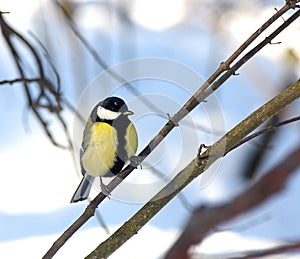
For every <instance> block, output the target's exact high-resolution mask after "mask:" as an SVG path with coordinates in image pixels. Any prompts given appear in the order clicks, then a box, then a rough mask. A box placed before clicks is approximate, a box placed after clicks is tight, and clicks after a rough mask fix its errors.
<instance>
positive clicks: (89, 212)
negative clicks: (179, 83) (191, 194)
mask: <svg viewBox="0 0 300 259" xmlns="http://www.w3.org/2000/svg"><path fill="white" fill-rule="evenodd" d="M292 2H295V1H292ZM297 2H298V1H297ZM290 8H293V6H292V5H291V4H290V1H287V3H286V5H285V6H284V7H283V8H282V9H280V15H282V13H284V12H286V11H287V10H288V9H290ZM280 15H278V13H276V14H275V15H273V16H272V17H271V18H270V19H269V20H268V22H266V23H265V24H264V25H263V26H262V27H261V28H260V29H259V30H258V31H257V32H256V33H254V34H253V35H255V36H253V35H252V36H250V38H251V40H249V42H247V41H246V42H247V46H249V44H250V43H251V42H253V40H254V39H256V37H258V36H259V35H260V33H261V32H262V31H263V30H265V29H266V28H267V27H268V26H270V25H271V24H272V23H273V22H274V21H275V20H276V19H278V18H279V17H280ZM299 15H300V11H298V12H296V13H294V15H292V16H291V17H290V18H289V19H288V20H286V21H285V22H284V23H283V25H281V26H280V27H279V28H278V29H277V30H276V31H275V32H274V33H272V34H271V35H270V36H269V37H268V38H267V39H268V40H264V41H263V42H262V43H260V44H259V48H258V47H256V48H254V51H252V52H251V51H250V52H251V53H250V54H249V53H248V54H246V55H247V56H246V57H242V58H241V60H240V62H237V63H236V65H235V66H233V67H232V68H231V69H229V70H228V71H227V73H225V74H224V75H226V77H221V78H220V79H221V80H219V81H217V84H214V87H212V88H211V89H208V90H207V91H205V90H206V89H207V87H208V86H209V85H210V84H211V83H212V82H213V80H214V79H215V78H217V77H218V75H220V74H221V73H222V72H223V71H225V70H226V69H228V63H229V62H232V61H233V60H234V59H235V58H236V57H237V56H238V55H239V54H240V53H241V52H242V50H244V49H245V48H246V47H245V46H243V45H242V46H243V47H242V48H241V50H238V51H236V52H235V53H238V54H235V53H234V54H233V55H232V56H231V57H230V59H228V60H226V61H225V62H223V63H222V64H221V66H220V68H218V69H217V70H216V71H215V72H214V73H213V75H212V76H211V77H210V78H209V79H208V80H207V81H206V82H205V83H204V84H203V85H202V86H201V87H200V88H199V90H198V91H197V92H196V93H195V94H194V95H193V96H192V97H191V98H190V99H189V100H188V101H187V102H186V103H185V105H184V106H183V107H182V108H181V109H180V110H179V111H178V112H177V113H176V114H175V115H174V116H173V117H171V118H170V119H169V120H168V122H167V123H166V124H165V125H164V127H163V128H162V129H161V130H160V131H159V133H158V134H157V135H156V136H155V137H154V138H153V139H152V140H151V141H150V142H149V144H148V145H147V146H146V147H145V148H144V149H143V150H142V152H141V153H140V154H139V157H140V159H141V162H142V161H143V160H144V159H145V158H146V157H147V156H148V155H149V154H150V153H151V152H152V151H153V150H154V149H155V148H156V147H157V146H158V145H159V144H160V142H161V141H162V140H163V139H164V138H165V137H166V136H167V135H168V134H169V133H170V132H171V130H172V129H173V128H174V127H176V125H178V123H179V121H181V120H182V119H183V118H184V117H185V116H186V115H187V114H188V113H189V112H190V111H192V110H193V109H194V108H195V107H196V106H197V105H198V104H199V103H200V102H201V101H204V100H205V99H206V98H207V97H208V96H209V95H210V94H211V93H212V92H213V91H215V90H216V89H217V88H218V87H220V86H221V85H222V84H223V83H224V82H225V81H226V80H227V79H228V78H229V77H230V76H231V75H233V74H234V73H235V72H236V70H237V69H238V68H240V67H241V66H242V65H243V64H244V63H245V62H246V61H247V60H248V59H250V58H251V57H252V56H253V55H255V54H256V53H257V52H258V51H259V50H260V49H261V48H262V47H263V46H265V45H267V44H268V43H270V42H271V40H272V39H273V38H274V37H275V36H277V35H278V34H279V33H280V32H281V31H282V30H283V29H284V28H286V27H287V26H288V25H289V24H291V23H292V22H293V21H294V20H295V19H296V18H297V17H298V16H299ZM246 42H245V43H246ZM224 64H225V65H224ZM223 69H224V70H223ZM296 87H297V84H296ZM298 87H299V86H298ZM298 92H299V91H298ZM297 97H298V96H296V97H295V98H297ZM291 101H292V100H290V102H291ZM281 105H282V103H281ZM286 105H287V103H286ZM284 106H285V105H282V106H280V107H278V109H281V108H283V107H284ZM276 112H277V111H276V110H274V113H276ZM271 113H272V112H271ZM267 117H268V116H267ZM267 117H266V118H267ZM262 121H264V120H262ZM260 123H261V122H258V124H257V125H256V126H253V127H252V128H251V127H249V128H250V130H249V131H245V133H246V134H245V135H241V136H240V138H237V139H235V140H236V141H238V140H241V139H242V137H245V136H246V135H248V134H249V133H250V132H251V131H252V130H253V129H255V128H256V127H257V126H258V125H260ZM230 137H231V136H230ZM226 139H227V135H226V136H225V137H224V139H223V140H222V141H224V140H225V142H226ZM233 139H234V138H233ZM233 139H232V140H231V142H233ZM233 143H234V144H236V143H235V142H233ZM220 145H221V146H222V145H223V146H224V143H221V144H220V143H216V144H215V147H216V148H217V147H218V146H220ZM231 146H233V144H232V143H231V145H228V147H231ZM228 147H227V148H228ZM225 151H226V149H225ZM223 154H224V148H223V147H222V150H221V151H220V153H219V154H216V155H215V156H214V157H215V158H217V157H221V156H222V155H223ZM207 155H208V154H207V153H206V156H207ZM209 161H215V160H214V159H209ZM195 163H196V164H198V162H197V161H196V160H193V161H192V162H191V164H190V165H189V166H188V167H187V168H186V169H185V170H183V171H182V172H181V173H179V174H178V176H177V177H176V180H175V179H174V180H175V182H176V181H178V179H179V182H181V184H179V185H173V183H174V182H173V181H174V180H173V181H172V182H171V183H170V184H169V185H167V186H166V187H165V188H164V189H163V190H162V193H161V192H159V193H158V194H157V195H156V196H155V197H154V199H155V200H157V199H158V200H160V199H161V198H162V197H164V198H162V200H161V202H160V203H159V204H155V206H156V208H153V213H151V215H147V212H146V216H145V218H144V220H142V221H141V222H139V224H137V225H136V226H135V227H134V228H133V230H135V229H136V231H138V230H139V229H140V228H141V227H142V226H143V225H144V224H146V222H147V221H148V220H149V219H151V218H152V217H153V216H154V215H155V214H156V213H157V212H158V211H159V210H160V209H161V208H162V207H163V206H164V205H165V204H166V203H168V202H169V201H170V200H171V199H172V198H173V197H174V196H175V195H176V194H177V193H178V192H179V191H180V190H181V189H182V188H183V187H184V186H185V185H183V183H184V182H183V180H184V179H182V180H180V177H181V176H182V175H185V173H188V172H190V173H191V170H193V169H195ZM205 164H206V163H203V165H202V166H201V167H200V168H198V170H196V171H195V172H193V173H192V175H190V176H188V178H189V179H190V180H189V181H188V182H186V184H188V183H189V182H190V181H192V180H193V179H194V178H195V177H196V176H198V175H199V174H201V173H202V172H203V171H204V169H205ZM207 164H209V163H207ZM209 165H210V164H209ZM134 169H135V168H134V167H133V166H131V165H129V166H127V167H126V168H125V169H124V170H123V171H122V172H121V173H120V174H119V175H118V176H117V177H115V178H114V179H113V180H112V181H111V182H110V183H109V185H108V188H109V190H110V191H112V190H113V189H115V188H116V187H117V186H118V185H119V184H120V183H121V182H122V180H124V179H125V178H126V177H127V176H128V175H129V174H130V173H131V172H132V171H133V170H134ZM196 172H198V173H196ZM185 180H187V179H185ZM174 186H175V187H177V186H180V187H179V188H178V189H176V188H175V187H174ZM174 188H175V189H174ZM170 193H171V194H172V195H169V194H170ZM167 194H168V195H167ZM161 195H163V196H161ZM105 198H106V196H105V195H104V194H103V193H102V192H101V193H99V194H98V195H97V196H96V198H95V199H94V200H92V201H91V203H90V204H89V205H88V207H87V208H86V209H85V211H84V213H83V214H82V215H81V216H80V217H79V218H78V219H77V220H76V221H75V222H74V223H73V224H72V225H71V226H70V227H69V228H68V229H67V230H66V231H65V232H64V233H63V234H62V235H61V236H60V237H59V238H58V239H57V240H56V241H55V242H54V243H53V245H52V246H51V248H50V249H49V250H48V251H47V253H46V254H45V255H44V257H43V258H44V259H46V258H52V257H53V256H54V255H55V254H56V252H57V251H58V250H59V249H60V248H61V247H62V246H63V245H64V243H65V242H66V241H67V240H68V239H69V238H70V237H71V236H72V235H73V234H74V233H75V232H76V231H77V230H78V229H79V228H80V227H81V226H82V225H83V224H85V223H86V222H87V221H88V220H89V218H91V217H92V216H93V215H94V213H95V210H96V208H97V207H98V205H99V204H100V203H101V202H102V201H103V200H104V199H105ZM147 204H148V203H147ZM150 204H151V201H150ZM138 213H139V212H138ZM138 213H137V214H138ZM137 214H136V215H137ZM141 214H143V213H141ZM144 214H145V213H144ZM133 222H134V220H133ZM135 233H136V232H134V231H133V232H132V231H130V232H128V234H129V235H125V236H124V238H123V239H121V240H120V243H119V246H120V245H121V244H122V242H125V241H126V240H127V239H129V238H130V237H131V236H132V235H133V234H135ZM117 236H118V234H117ZM117 248H118V247H117V246H115V245H112V246H111V249H109V252H110V253H112V252H113V251H115V249H117ZM98 252H99V250H98V251H96V252H95V253H98Z"/></svg>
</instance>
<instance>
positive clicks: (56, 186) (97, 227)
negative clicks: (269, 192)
mask: <svg viewBox="0 0 300 259" xmlns="http://www.w3.org/2000/svg"><path fill="white" fill-rule="evenodd" d="M282 5H284V1H263V0H255V1H235V0H231V1H230V0H228V1H225V0H222V1H220V0H219V1H201V0H189V1H188V0H173V1H171V0H161V1H158V0H152V1H147V0H135V1H134V0H132V1H120V0H118V1H117V0H115V1H108V0H103V1H100V0H99V1H84V0H82V1H80V0H77V1H59V2H58V1H50V0H48V1H47V0H30V1H20V0H19V1H17V0H11V1H4V0H0V10H1V12H8V13H5V14H2V18H3V20H5V22H6V23H7V24H8V25H9V26H11V28H13V29H14V30H15V31H16V32H18V33H19V34H21V35H22V36H23V37H24V38H25V39H26V40H27V41H28V42H29V43H30V45H31V46H33V47H34V49H35V50H36V51H37V53H38V55H39V57H40V59H41V60H42V64H41V65H42V66H43V68H44V74H45V77H46V78H48V79H49V80H50V81H51V82H52V84H53V85H54V86H55V87H56V90H57V89H58V88H60V93H61V96H62V100H63V101H62V103H61V104H60V105H61V107H60V108H61V109H60V111H59V113H55V112H54V113H53V112H52V113H51V112H50V111H49V109H43V107H39V110H38V111H39V112H40V114H41V116H42V118H43V119H42V120H37V115H36V113H35V112H33V110H32V109H30V106H28V96H27V95H26V94H27V93H26V91H24V90H25V87H24V85H23V84H22V83H15V84H12V85H10V84H1V85H0V87H1V89H0V90H1V94H0V107H1V109H0V124H1V127H0V141H1V146H0V159H1V160H0V161H1V163H0V172H1V181H0V256H1V257H2V258H20V257H23V258H24V257H25V258H41V257H42V255H43V254H44V253H45V252H46V251H47V250H48V249H49V248H50V246H51V245H52V243H53V242H54V241H55V240H56V239H57V238H58V237H59V236H60V234H61V233H62V232H63V231H64V230H66V228H67V227H68V226H69V225H71V223H73V222H74V220H75V219H76V218H77V217H79V216H80V214H81V213H82V212H83V210H84V208H85V207H86V206H87V202H81V203H77V204H70V203H69V202H70V199H71V197H72V195H73V192H74V191H75V189H76V187H77V185H78V184H79V181H80V175H79V173H78V171H79V170H78V149H79V147H80V144H81V134H82V129H83V127H84V123H85V119H86V118H87V117H88V115H89V113H90V111H91V109H92V108H93V107H94V106H95V105H96V103H98V102H99V101H100V100H102V99H104V98H105V97H107V96H108V95H117V96H120V97H122V98H123V99H124V100H125V101H126V103H128V106H129V108H130V109H131V110H134V111H135V114H134V115H133V116H132V119H133V120H134V123H135V125H136V128H137V131H138V135H139V148H138V152H139V151H141V150H142V149H143V148H144V147H145V146H146V145H147V144H148V142H149V141H150V140H151V139H152V138H153V137H154V136H155V135H156V134H157V133H158V131H159V130H160V129H161V128H162V127H163V125H164V124H165V123H166V121H167V119H168V115H167V114H170V115H172V114H174V113H175V112H176V111H177V110H178V109H179V108H180V107H181V106H182V105H183V104H184V103H185V102H186V101H187V100H188V99H189V97H190V96H191V95H192V94H193V93H194V92H195V90H196V89H197V88H198V87H199V86H200V85H201V83H202V82H203V81H204V80H205V79H207V78H208V77H209V75H210V74H211V73H212V72H213V71H214V70H215V69H216V68H217V67H218V66H219V64H220V62H222V61H224V60H226V58H228V57H229V55H230V54H231V53H232V52H233V51H234V50H236V49H237V48H238V47H239V45H240V44H241V43H243V42H244V41H245V40H246V39H247V38H248V37H249V36H250V35H251V34H252V33H253V32H254V31H255V30H257V29H258V28H259V27H260V26H261V24H262V23H264V22H265V21H266V20H267V19H268V18H269V17H271V16H272V15H273V14H274V13H275V12H276V9H275V8H277V9H279V8H280V7H281V6H282ZM287 17H288V16H287ZM283 19H284V17H283ZM281 23H282V20H280V19H279V20H278V21H277V22H276V23H275V24H274V26H271V29H272V28H273V29H274V28H275V26H276V25H277V26H278V25H280V24H281ZM299 30H300V23H299V21H296V22H295V23H293V24H292V25H291V26H290V27H288V28H287V29H286V30H285V31H283V32H282V33H281V34H280V35H279V36H278V37H277V38H276V39H275V40H276V42H281V43H280V44H272V45H268V46H266V47H265V48H264V49H263V50H262V51H260V52H259V53H258V54H257V55H256V56H255V57H254V58H253V59H251V60H250V61H249V62H247V63H246V64H245V66H243V68H242V69H240V71H238V73H239V75H238V76H234V77H232V78H231V79H229V80H228V81H227V82H226V83H225V85H224V86H222V87H221V88H220V89H219V90H218V91H217V92H216V93H215V95H213V96H212V97H210V98H209V99H208V100H207V102H206V103H204V104H202V105H201V106H200V107H198V108H197V109H196V110H195V111H193V112H192V113H191V114H190V115H189V116H188V117H187V118H186V119H184V121H183V122H182V123H180V125H179V127H178V128H176V129H175V130H174V131H173V132H172V133H171V134H170V135H169V136H168V137H167V138H166V139H165V140H164V141H163V143H162V144H161V145H160V146H159V148H158V149H157V150H156V151H155V152H153V154H151V156H150V157H149V158H147V160H146V161H145V163H144V164H143V169H142V170H141V169H137V170H135V171H134V172H133V173H132V174H131V175H130V176H129V177H128V179H126V181H125V183H122V184H121V185H120V186H119V187H118V190H116V191H115V192H113V193H112V199H110V200H108V199H107V200H105V201H104V202H103V203H102V204H101V206H100V207H99V209H98V215H97V217H94V218H92V219H91V220H90V221H89V222H88V223H87V224H86V225H85V226H84V227H83V228H82V229H80V230H79V231H78V232H77V233H76V234H75V235H74V236H73V237H72V238H71V239H70V240H69V241H68V242H67V243H66V244H65V246H64V247H63V248H62V249H61V250H60V251H59V252H58V253H57V255H56V257H55V258H83V257H84V256H86V255H87V254H88V253H90V252H91V251H92V250H93V249H94V248H95V247H96V246H97V245H98V244H99V243H100V242H101V241H102V240H105V238H106V237H108V234H107V230H105V229H104V228H103V227H102V226H101V224H100V223H99V217H100V216H99V214H101V217H102V219H103V220H104V222H105V224H106V226H107V229H108V230H109V232H110V233H112V232H113V231H114V230H116V229H117V228H118V227H119V226H120V225H121V224H122V223H123V222H125V221H127V220H128V219H129V218H130V217H131V216H132V215H133V214H134V213H135V212H136V211H137V210H138V209H139V208H140V207H141V206H142V205H143V204H144V203H145V202H146V201H147V200H148V199H150V198H151V197H152V196H153V195H154V194H155V193H156V192H157V191H158V190H160V189H161V188H162V187H163V185H164V184H165V183H166V182H167V181H169V180H170V179H172V177H174V175H175V174H176V173H178V172H179V170H180V169H182V168H184V167H185V165H186V164H187V163H188V162H190V161H191V160H192V159H193V158H194V157H195V156H196V154H197V149H198V147H199V145H200V144H201V143H205V144H206V145H209V144H211V143H213V142H214V141H215V140H217V139H218V138H219V137H220V136H222V135H223V133H224V132H226V131H228V130H230V129H231V128H232V127H233V126H235V125H236V124H237V123H238V122H239V121H241V120H242V119H244V118H245V117H246V116H247V115H249V114H250V113H251V112H252V111H254V110H255V109H257V108H258V107H259V106H261V105H262V104H264V103H265V102H266V101H267V100H269V99H270V98H272V97H273V96H275V95H276V94H277V93H279V92H280V91H281V90H282V89H283V88H285V87H287V86H288V85H289V84H290V83H292V82H294V81H295V80H296V79H297V78H298V77H299V57H300V49H299V40H300V36H299V35H300V33H299ZM268 32H271V30H268V31H267V32H266V33H265V34H263V35H262V37H261V38H260V40H263V39H264V37H266V36H267V35H268ZM1 33H2V34H1V37H0V46H1V47H0V57H1V62H0V81H4V80H14V79H16V78H20V77H21V75H20V72H19V71H18V69H17V67H16V62H15V61H14V59H13V55H12V53H11V49H10V48H9V46H8V44H7V41H6V40H5V37H4V36H3V35H4V33H3V30H2V31H1ZM12 42H13V44H14V46H15V47H16V49H17V50H18V53H19V54H20V57H21V58H20V60H21V62H20V64H21V66H22V68H23V71H24V74H25V76H26V77H27V78H35V77H37V75H39V70H38V66H37V65H36V62H35V59H34V55H33V52H32V50H30V48H28V46H26V44H24V41H22V40H21V39H20V38H18V37H15V35H14V37H12ZM258 42H259V41H257V43H258ZM276 42H275V43H276ZM93 51H96V53H95V52H93ZM107 68H110V69H108V70H107ZM123 80H128V81H130V82H129V83H130V84H126V83H124V81H123ZM29 90H30V93H31V95H32V97H33V99H34V100H38V97H39V94H40V89H39V87H38V86H37V85H35V84H30V85H29ZM26 96H27V97H26ZM52 98H53V96H52ZM48 101H49V100H48V99H46V103H47V102H48ZM51 102H54V103H55V98H54V100H52V99H51ZM41 106H42V105H41ZM48 108H49V107H48ZM76 113H77V115H76ZM57 114H59V116H58V115H57ZM297 114H298V115H299V102H296V103H295V104H293V105H291V106H289V107H288V108H287V109H285V110H284V111H283V112H282V113H281V114H279V115H278V116H277V117H276V118H274V119H273V120H272V121H270V122H269V123H275V122H278V121H282V120H284V119H288V118H291V117H293V116H296V115H297ZM80 116H81V117H82V118H80ZM41 121H43V122H45V123H47V126H46V128H47V129H48V130H49V131H50V132H51V134H52V140H55V142H56V143H58V144H59V145H62V146H64V147H67V148H65V149H63V148H59V147H57V146H55V145H53V144H52V143H51V141H50V140H49V137H47V134H45V133H46V130H45V125H43V124H42V122H41ZM66 127H67V130H65V129H66ZM298 142H299V123H294V124H290V125H288V126H286V127H282V128H280V129H279V130H278V131H276V134H269V135H266V136H263V137H261V138H259V139H256V140H255V141H252V142H251V143H247V144H245V145H243V146H242V147H240V148H238V149H237V150H235V151H233V152H231V153H230V154H228V155H227V156H226V157H225V158H224V159H222V160H221V161H219V162H218V163H217V164H216V165H215V166H214V167H213V168H211V169H210V170H209V171H208V172H207V173H206V175H204V176H202V177H199V178H197V179H196V180H195V181H194V182H193V183H192V184H190V185H189V186H188V187H187V188H185V189H184V191H183V192H182V193H181V194H180V196H179V197H178V198H175V199H173V200H172V201H171V202H170V203H169V204H168V205H167V206H166V207H165V208H164V209H163V210H162V211H161V212H160V213H159V214H158V215H157V216H155V217H154V218H153V219H152V220H151V221H150V222H149V223H148V224H147V225H146V226H145V227H144V228H143V229H142V230H141V231H140V232H139V233H138V235H136V236H135V237H133V238H132V239H131V240H130V241H129V242H127V243H126V244H125V245H124V246H123V247H121V248H120V249H119V250H118V251H117V252H115V253H114V254H113V256H112V258H159V257H160V256H162V255H163V254H164V252H165V251H166V250H167V249H168V247H169V246H170V245H171V244H172V243H173V242H174V241H175V240H176V237H177V236H178V234H179V233H180V229H181V228H182V226H183V225H184V223H185V221H186V220H187V219H188V217H189V215H190V213H191V210H192V208H193V207H195V206H197V205H201V204H218V203H220V202H224V201H228V200H230V198H232V197H234V196H235V195H237V194H238V193H239V192H241V191H242V190H244V188H245V186H247V185H248V184H249V183H250V182H251V181H253V179H255V178H256V177H259V176H260V175H261V174H262V173H263V172H266V171H267V170H268V169H269V168H271V167H272V166H274V165H275V164H276V163H277V162H278V161H280V160H281V159H282V158H283V157H284V155H285V154H286V153H288V152H289V150H291V149H292V148H293V147H294V146H296V145H297V144H299V143H298ZM71 144H72V146H73V149H74V150H71V149H70V146H71ZM122 186H123V187H122ZM299 187H300V178H299V174H295V176H294V177H293V178H292V179H291V181H290V182H289V185H288V186H287V188H286V189H285V190H284V191H283V192H281V193H280V195H277V196H276V197H274V198H272V199H271V200H269V201H268V202H267V203H265V204H264V205H263V206H260V207H259V208H257V209H256V210H255V211H252V212H251V213H249V214H247V215H244V216H243V217H240V218H238V219H235V220H234V221H232V222H229V223H227V224H226V225H224V226H222V227H221V228H220V230H217V231H216V233H213V234H212V235H210V236H209V237H208V238H207V239H206V241H205V242H204V243H202V244H201V246H199V247H198V248H197V250H196V251H195V253H196V254H198V255H199V254H206V255H216V254H218V255H222V254H226V253H231V252H237V251H243V250H250V249H254V248H255V249H258V248H267V247H270V246H273V245H274V244H278V243H281V242H288V241H293V240H299V238H300V230H299V228H297V227H295V226H297V225H298V224H297V222H298V218H299V216H300V207H299V202H298V196H299ZM98 192H99V189H98V184H97V183H96V184H95V188H94V190H93V194H92V196H94V195H96V194H97V193H98ZM290 257H292V255H290Z"/></svg>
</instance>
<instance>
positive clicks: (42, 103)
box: [0, 11, 72, 150]
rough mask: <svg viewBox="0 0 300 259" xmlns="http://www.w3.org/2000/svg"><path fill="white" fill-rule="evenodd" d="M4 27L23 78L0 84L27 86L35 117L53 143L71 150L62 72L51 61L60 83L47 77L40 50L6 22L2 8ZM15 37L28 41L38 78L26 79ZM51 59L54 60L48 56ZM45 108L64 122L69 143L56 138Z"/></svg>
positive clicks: (2, 29) (1, 16)
mask: <svg viewBox="0 0 300 259" xmlns="http://www.w3.org/2000/svg"><path fill="white" fill-rule="evenodd" d="M0 27H1V32H2V35H3V37H4V40H5V42H6V43H7V46H8V49H9V51H10V52H11V55H12V58H13V60H14V63H15V65H16V67H17V70H18V72H19V75H20V78H17V79H14V80H3V81H1V82H0V84H14V83H18V82H20V83H22V86H23V88H24V90H25V95H26V98H27V104H28V107H29V109H31V111H32V112H33V113H34V115H35V118H36V119H37V121H38V122H39V123H40V125H41V127H42V128H43V130H44V132H45V134H46V135H47V136H48V138H49V140H50V141H51V142H52V144H53V145H55V146H57V147H60V148H69V149H70V150H72V142H71V138H70V135H69V132H68V130H67V126H66V123H65V121H64V119H63V118H62V116H61V111H62V105H61V95H60V87H59V82H60V80H59V77H58V74H57V73H56V70H55V69H54V67H53V66H52V64H50V66H51V68H52V70H53V71H54V73H55V74H56V77H57V82H58V87H55V85H54V84H53V83H52V82H51V81H50V80H49V79H48V78H46V76H45V69H44V66H43V62H42V59H41V57H40V55H39V52H38V51H37V50H36V48H34V47H33V45H31V43H30V42H29V41H28V40H27V39H26V38H25V37H24V36H22V35H21V34H20V33H19V32H17V31H16V30H14V29H13V28H12V27H11V26H9V24H7V23H6V21H5V19H4V17H3V12H1V11H0ZM13 37H15V38H17V39H18V41H19V43H20V44H22V45H24V47H25V48H26V49H27V50H28V51H29V55H31V56H32V58H33V62H34V67H36V70H37V71H35V72H36V73H37V74H38V75H37V76H36V77H35V78H32V79H26V73H25V67H24V62H22V60H23V59H22V56H21V54H20V53H19V51H18V48H17V47H16V45H15V41H13ZM48 61H50V60H49V59H48ZM34 83H36V85H37V91H33V90H32V88H31V84H34ZM42 110H46V111H47V112H50V113H53V114H54V116H55V119H57V121H58V122H59V123H60V125H61V127H62V129H63V131H64V133H65V136H66V141H67V143H68V146H67V147H66V146H64V145H62V144H60V143H58V142H57V141H56V139H55V138H54V136H53V134H52V132H51V130H50V127H49V123H48V121H47V118H45V117H44V114H43V112H42ZM48 117H49V116H48Z"/></svg>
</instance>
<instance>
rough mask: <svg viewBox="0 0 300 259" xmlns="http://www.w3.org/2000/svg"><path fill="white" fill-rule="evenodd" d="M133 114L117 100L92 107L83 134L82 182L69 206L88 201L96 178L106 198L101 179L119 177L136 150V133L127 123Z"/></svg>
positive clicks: (81, 152)
mask: <svg viewBox="0 0 300 259" xmlns="http://www.w3.org/2000/svg"><path fill="white" fill-rule="evenodd" d="M132 114H133V112H132V111H129V110H128V107H127V105H126V104H125V102H124V101H123V100H122V99H121V98H119V97H108V98H106V99H105V100H103V101H101V102H99V103H98V104H97V105H96V106H95V107H94V109H93V110H92V112H91V114H90V116H89V118H88V121H87V123H86V126H85V129H84V131H83V139H82V145H81V149H80V166H81V173H82V175H83V178H82V180H81V182H80V184H79V186H78V188H77V190H76V192H75V193H74V195H73V197H72V199H71V202H77V201H82V200H85V199H87V198H88V196H89V193H90V190H91V187H92V184H93V181H94V179H95V177H98V176H100V184H101V190H102V192H103V193H104V194H106V195H109V191H108V189H107V186H105V185H104V184H103V182H102V179H101V177H109V176H114V175H117V174H118V173H120V172H121V170H122V168H123V166H124V164H125V163H126V162H127V161H128V160H129V159H130V157H131V156H133V155H134V154H135V152H136V150H137V146H138V137H137V133H136V129H135V127H134V125H133V124H132V123H131V121H130V120H129V119H128V116H129V115H132Z"/></svg>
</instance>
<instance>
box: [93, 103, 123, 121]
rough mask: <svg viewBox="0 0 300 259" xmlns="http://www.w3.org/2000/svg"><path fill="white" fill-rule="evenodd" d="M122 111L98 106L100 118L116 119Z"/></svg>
mask: <svg viewBox="0 0 300 259" xmlns="http://www.w3.org/2000/svg"><path fill="white" fill-rule="evenodd" d="M121 114H122V113H121V112H113V111H110V110H107V109H105V108H103V107H101V106H99V107H98V108H97V115H98V117H99V118H101V119H104V120H115V119H116V118H118V117H119V116H120V115H121Z"/></svg>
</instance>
